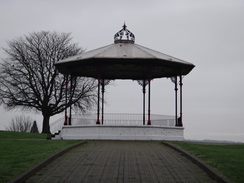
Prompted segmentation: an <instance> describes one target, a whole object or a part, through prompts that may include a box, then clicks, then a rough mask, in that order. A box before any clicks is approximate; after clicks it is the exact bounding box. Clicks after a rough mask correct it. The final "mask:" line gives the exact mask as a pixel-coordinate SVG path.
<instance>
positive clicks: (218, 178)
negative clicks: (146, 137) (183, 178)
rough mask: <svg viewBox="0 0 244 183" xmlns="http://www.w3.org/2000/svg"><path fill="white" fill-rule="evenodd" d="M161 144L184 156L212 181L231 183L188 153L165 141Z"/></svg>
mask: <svg viewBox="0 0 244 183" xmlns="http://www.w3.org/2000/svg"><path fill="white" fill-rule="evenodd" d="M161 143H162V144H164V145H166V146H168V147H170V148H171V149H173V150H175V151H177V152H179V153H180V154H181V155H183V156H185V157H186V158H188V159H189V160H191V161H192V162H193V163H194V164H196V165H197V166H199V167H200V168H201V169H202V170H204V171H205V172H206V173H207V174H208V175H209V176H210V177H211V178H212V179H214V180H216V181H218V182H220V183H231V181H230V180H229V179H227V178H226V177H225V176H223V175H222V174H220V173H219V172H218V171H217V170H216V169H214V168H213V167H211V166H209V165H207V164H206V163H205V162H204V161H202V160H200V159H199V158H197V157H196V156H193V155H192V154H190V153H189V152H187V151H185V150H183V149H181V148H179V147H177V146H175V145H173V144H170V143H167V142H165V141H163V142H161Z"/></svg>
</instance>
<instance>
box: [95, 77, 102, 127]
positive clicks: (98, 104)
mask: <svg viewBox="0 0 244 183" xmlns="http://www.w3.org/2000/svg"><path fill="white" fill-rule="evenodd" d="M100 80H101V79H100V78H98V79H97V81H98V84H97V122H96V124H97V125H99V124H100V118H99V115H100V114H99V112H100Z"/></svg>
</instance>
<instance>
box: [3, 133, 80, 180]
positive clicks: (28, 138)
mask: <svg viewBox="0 0 244 183" xmlns="http://www.w3.org/2000/svg"><path fill="white" fill-rule="evenodd" d="M46 138H47V135H46V134H32V133H19V132H6V131H0V147H1V148H0V160H1V162H0V182H8V181H9V180H11V179H12V178H13V177H15V176H16V175H18V174H20V173H21V172H23V171H25V170H26V169H28V168H30V167H32V166H33V165H35V164H37V163H39V162H40V161H41V160H44V159H45V158H47V157H49V156H51V155H52V154H54V153H56V152H58V151H59V150H61V149H63V148H65V147H67V146H69V145H71V144H74V143H77V142H78V141H51V140H46Z"/></svg>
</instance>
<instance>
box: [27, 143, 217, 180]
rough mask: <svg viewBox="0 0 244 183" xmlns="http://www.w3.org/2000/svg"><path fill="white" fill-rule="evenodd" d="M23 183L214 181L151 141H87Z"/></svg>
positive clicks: (195, 167)
mask: <svg viewBox="0 0 244 183" xmlns="http://www.w3.org/2000/svg"><path fill="white" fill-rule="evenodd" d="M27 182H42V183H45V182H48V183H55V182H68V183H71V182H72V183H75V182H89V183H93V182H100V183H103V182H104V183H105V182H106V183H113V182H118V183H136V182H145V183H158V182H160V183H161V182H166V183H170V182H172V183H176V182H187V183H191V182H203V183H206V182H208V183H211V182H215V181H213V180H212V179H211V178H209V177H208V175H207V174H206V173H205V172H203V171H202V170H201V169H200V168H199V167H197V166H196V165H195V164H193V163H192V162H191V161H189V160H188V159H186V158H185V157H183V156H182V155H180V154H179V153H178V152H176V151H174V150H172V149H170V148H168V147H166V146H165V145H163V144H161V143H160V142H155V141H146V142H145V141H143V142H141V141H89V142H88V143H86V144H83V145H81V146H79V147H77V148H75V149H73V150H71V151H69V152H68V153H66V154H64V155H62V156H61V157H59V158H58V159H56V160H55V161H53V162H52V163H50V164H49V165H48V166H46V167H44V168H42V169H41V170H40V171H39V172H37V173H36V174H35V175H34V176H33V177H31V178H29V179H28V180H27Z"/></svg>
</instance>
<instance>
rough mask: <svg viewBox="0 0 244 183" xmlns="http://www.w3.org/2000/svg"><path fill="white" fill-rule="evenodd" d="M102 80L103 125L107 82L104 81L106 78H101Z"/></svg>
mask: <svg viewBox="0 0 244 183" xmlns="http://www.w3.org/2000/svg"><path fill="white" fill-rule="evenodd" d="M101 81H102V83H101V84H102V125H103V121H104V92H105V83H104V79H102V80H101Z"/></svg>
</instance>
